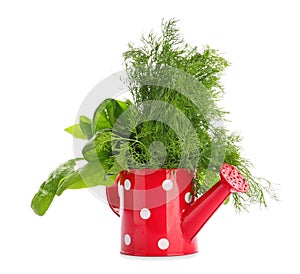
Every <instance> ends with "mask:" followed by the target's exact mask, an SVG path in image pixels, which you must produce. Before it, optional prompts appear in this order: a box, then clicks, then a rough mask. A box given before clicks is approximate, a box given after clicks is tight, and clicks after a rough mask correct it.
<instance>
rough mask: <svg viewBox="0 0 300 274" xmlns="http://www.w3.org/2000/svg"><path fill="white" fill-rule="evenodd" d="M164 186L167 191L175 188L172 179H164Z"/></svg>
mask: <svg viewBox="0 0 300 274" xmlns="http://www.w3.org/2000/svg"><path fill="white" fill-rule="evenodd" d="M162 188H163V189H164V190H165V191H169V190H171V189H172V188H173V182H172V181H171V180H164V181H163V183H162Z"/></svg>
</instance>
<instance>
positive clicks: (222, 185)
mask: <svg viewBox="0 0 300 274" xmlns="http://www.w3.org/2000/svg"><path fill="white" fill-rule="evenodd" d="M220 178H221V179H220V181H219V182H218V183H216V184H215V185H214V186H213V187H212V188H211V189H209V190H208V191H207V192H206V193H205V194H203V195H202V196H201V197H200V198H198V199H197V200H196V201H194V202H193V203H192V204H191V205H190V206H189V207H188V208H187V209H186V210H185V211H184V213H183V221H182V233H183V235H184V236H185V237H186V238H188V239H189V240H192V239H193V238H194V237H195V236H196V234H197V233H198V232H199V230H200V229H201V228H202V227H203V226H204V225H205V223H206V222H207V221H208V220H209V218H210V217H211V216H212V215H213V214H214V212H215V211H216V210H217V209H218V208H219V207H220V205H222V203H223V202H224V201H225V200H226V199H227V198H228V196H229V195H230V194H231V193H232V192H242V193H244V192H247V191H248V190H249V184H248V183H247V182H246V181H245V179H244V177H243V176H242V175H241V174H240V173H239V172H238V170H237V169H236V168H235V167H233V166H231V165H228V164H226V163H224V164H223V165H222V166H221V168H220Z"/></svg>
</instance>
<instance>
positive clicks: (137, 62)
mask: <svg viewBox="0 0 300 274" xmlns="http://www.w3.org/2000/svg"><path fill="white" fill-rule="evenodd" d="M161 31H162V33H161V35H160V36H157V35H155V34H154V33H153V32H151V33H149V34H148V35H147V36H145V35H143V36H142V38H141V45H139V46H136V45H134V44H129V49H128V50H127V51H126V52H125V53H124V54H123V56H124V63H125V67H126V71H127V73H128V75H129V81H128V88H129V90H130V92H131V94H132V97H133V100H134V105H135V107H136V109H137V111H139V112H140V113H139V115H143V112H147V113H148V112H150V111H151V108H147V109H143V102H145V101H151V102H157V101H162V102H166V103H167V104H170V105H172V106H173V107H175V108H176V109H178V110H180V112H182V113H183V114H184V115H185V116H186V117H187V118H188V120H189V121H190V122H191V124H192V126H193V128H194V129H195V132H193V133H190V135H189V134H187V135H186V136H178V134H177V133H176V132H175V131H174V130H173V129H172V128H171V127H169V126H168V125H166V124H165V123H162V122H160V121H156V120H151V121H146V122H140V123H138V122H135V123H136V124H138V126H137V127H136V128H135V133H134V134H133V135H132V136H131V137H132V138H133V140H139V141H140V142H141V143H142V144H143V146H142V147H143V148H141V146H140V145H139V146H134V145H133V146H130V153H129V154H130V155H129V154H126V153H123V155H124V156H126V157H128V156H129V157H128V158H127V159H123V161H124V162H126V161H127V164H126V166H127V167H128V168H176V167H185V168H189V169H193V168H196V169H197V179H196V180H195V195H201V194H202V193H204V192H206V191H207V190H208V189H209V188H210V187H211V186H212V185H213V184H214V183H216V182H217V181H218V178H219V174H218V172H219V167H220V164H221V163H222V162H223V161H225V162H226V163H228V164H231V165H234V166H235V167H237V168H238V169H239V170H240V172H241V173H242V174H243V175H244V176H245V178H246V179H247V181H248V182H249V184H250V190H249V192H248V193H246V194H240V193H233V204H234V207H235V209H236V210H237V211H240V210H241V209H246V208H247V206H248V205H249V204H251V203H259V204H260V205H264V206H266V205H267V203H266V199H265V194H266V193H268V194H269V195H270V196H271V197H272V198H275V199H276V194H275V192H274V190H273V188H272V186H271V184H270V182H269V181H267V180H265V179H262V178H257V177H255V176H253V175H252V174H251V171H250V168H251V166H252V164H251V162H250V161H249V160H247V159H244V158H243V157H242V155H241V148H240V142H241V137H240V136H239V135H238V134H237V133H230V132H228V130H226V129H225V128H224V127H216V126H215V125H214V124H215V121H218V123H220V122H222V121H224V122H225V116H226V113H227V112H224V110H223V109H222V108H220V107H219V106H218V103H219V101H220V100H221V98H222V96H223V94H224V88H223V86H222V84H221V82H220V79H221V77H222V75H223V72H224V70H225V68H226V67H228V66H229V63H228V61H226V60H225V59H224V58H223V57H222V56H221V55H220V54H219V52H218V50H215V49H212V48H210V47H209V46H205V47H204V48H203V49H202V50H201V51H200V50H199V49H198V48H197V47H191V46H190V45H188V44H187V43H185V41H184V39H183V38H182V37H181V35H180V32H179V29H178V28H177V20H175V19H171V20H168V21H163V22H162V28H161ZM168 68H173V69H176V71H181V72H184V73H186V74H188V75H190V76H191V77H193V79H195V80H196V81H198V82H200V83H201V84H202V85H203V87H204V88H200V89H199V88H198V89H197V87H198V86H197V85H194V84H193V83H189V81H185V80H187V79H185V76H184V74H182V73H179V74H176V73H173V71H174V70H171V71H172V74H170V75H171V76H170V78H171V80H170V81H171V82H172V83H175V84H173V85H172V84H171V85H169V86H168V87H165V86H160V85H159V84H158V85H151V80H154V81H155V80H156V81H157V82H159V81H160V80H161V79H162V78H163V76H162V75H160V74H161V71H165V70H167V69H168ZM181 78H182V79H181ZM145 79H146V81H145ZM149 79H151V80H150V81H149ZM147 81H148V82H149V83H150V84H147ZM154 81H152V82H154ZM182 82H183V84H184V85H185V88H186V89H190V90H189V94H192V96H196V97H197V96H198V97H199V98H198V102H201V108H199V106H196V105H195V104H194V103H193V102H192V100H191V99H190V98H189V96H185V95H184V94H182V93H180V92H178V90H180V84H181V83H182ZM192 82H193V81H192ZM193 89H194V90H193ZM191 90H192V92H191ZM167 112H168V109H167V108H166V109H164V110H160V113H161V114H163V115H164V116H166V115H167ZM139 115H137V116H135V117H139ZM149 117H151V115H150V116H149ZM166 119H167V120H169V118H166ZM172 119H173V120H176V117H173V118H172ZM180 128H181V132H182V131H183V132H184V131H185V130H187V129H185V125H184V124H180ZM216 136H217V139H218V143H219V144H220V148H218V145H216V144H215V140H214V138H216ZM184 138H188V139H189V142H187V143H188V144H189V146H186V144H187V143H186V142H184V140H183V139H184ZM193 139H194V140H193ZM133 142H134V141H133ZM157 142H159V144H162V145H163V153H164V155H162V156H163V157H157V158H155V157H153V155H158V154H159V153H158V150H156V153H152V157H151V144H153V143H157ZM197 153H198V154H199V155H198V156H199V157H198V158H199V160H198V162H197V165H196V166H194V165H195V164H194V161H193V160H194V159H195V157H196V158H197ZM183 154H184V155H183ZM215 154H219V155H215ZM218 156H219V157H218ZM182 158H184V159H185V161H184V163H180V159H182ZM128 159H129V160H128ZM130 159H133V161H132V162H130V161H131V160H130ZM162 159H163V162H162Z"/></svg>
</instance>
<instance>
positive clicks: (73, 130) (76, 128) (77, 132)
mask: <svg viewBox="0 0 300 274" xmlns="http://www.w3.org/2000/svg"><path fill="white" fill-rule="evenodd" d="M65 131H66V132H68V133H70V134H71V135H73V136H74V137H75V138H79V139H84V140H86V139H87V138H86V136H85V135H84V133H83V132H82V129H81V127H80V125H79V124H75V125H73V126H70V127H68V128H65Z"/></svg>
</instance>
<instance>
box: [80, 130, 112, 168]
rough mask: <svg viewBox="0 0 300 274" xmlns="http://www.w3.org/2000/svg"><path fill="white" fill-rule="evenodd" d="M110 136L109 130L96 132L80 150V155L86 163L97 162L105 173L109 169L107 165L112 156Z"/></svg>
mask: <svg viewBox="0 0 300 274" xmlns="http://www.w3.org/2000/svg"><path fill="white" fill-rule="evenodd" d="M111 134H112V132H111V130H110V129H108V130H107V129H104V130H101V131H98V132H97V133H96V134H95V135H94V136H93V138H92V139H91V140H90V141H89V142H88V143H87V144H86V145H85V146H84V147H83V149H82V154H83V156H84V158H85V159H86V160H87V161H88V162H92V161H95V160H98V161H99V162H100V163H101V165H102V167H103V168H104V169H105V170H106V171H107V170H109V169H110V167H111V165H110V164H109V163H108V160H109V159H110V157H111V156H112V148H111Z"/></svg>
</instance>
